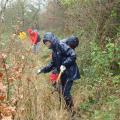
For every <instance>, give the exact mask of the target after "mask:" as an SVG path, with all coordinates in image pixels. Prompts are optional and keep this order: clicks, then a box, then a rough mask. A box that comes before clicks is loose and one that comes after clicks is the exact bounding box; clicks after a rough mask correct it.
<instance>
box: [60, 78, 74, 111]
mask: <svg viewBox="0 0 120 120" xmlns="http://www.w3.org/2000/svg"><path fill="white" fill-rule="evenodd" d="M61 85H62V94H63V97H64V100H65V103H66V107H67V109H68V110H69V109H71V108H72V106H73V100H72V96H71V93H70V91H71V88H72V85H73V81H70V80H61Z"/></svg>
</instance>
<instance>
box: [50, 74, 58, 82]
mask: <svg viewBox="0 0 120 120" xmlns="http://www.w3.org/2000/svg"><path fill="white" fill-rule="evenodd" d="M58 76H59V74H55V73H51V74H50V81H51V82H55V81H56V80H57V78H58Z"/></svg>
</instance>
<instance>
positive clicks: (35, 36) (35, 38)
mask: <svg viewBox="0 0 120 120" xmlns="http://www.w3.org/2000/svg"><path fill="white" fill-rule="evenodd" d="M28 34H29V38H30V41H31V44H32V51H33V53H38V51H39V49H40V41H41V38H40V35H39V33H38V31H37V30H32V29H28Z"/></svg>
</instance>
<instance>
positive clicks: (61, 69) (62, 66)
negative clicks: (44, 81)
mask: <svg viewBox="0 0 120 120" xmlns="http://www.w3.org/2000/svg"><path fill="white" fill-rule="evenodd" d="M65 70H66V67H65V66H64V65H61V66H60V71H61V72H62V73H63V72H64V71H65Z"/></svg>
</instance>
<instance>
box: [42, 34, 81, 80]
mask: <svg viewBox="0 0 120 120" xmlns="http://www.w3.org/2000/svg"><path fill="white" fill-rule="evenodd" d="M46 41H50V42H51V43H52V46H51V49H52V61H51V63H50V64H48V65H47V66H46V67H44V68H43V72H44V73H47V72H50V71H52V70H54V69H57V70H58V71H60V66H61V65H64V66H66V70H65V72H64V73H63V75H62V77H61V79H62V80H71V81H72V80H77V79H80V73H79V69H78V66H77V64H76V54H75V51H74V50H73V49H72V48H70V47H69V46H68V45H67V44H65V43H63V42H60V41H59V40H58V39H57V37H56V36H55V35H54V34H53V33H51V32H47V33H46V34H45V35H44V38H43V42H44V43H45V42H46Z"/></svg>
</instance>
